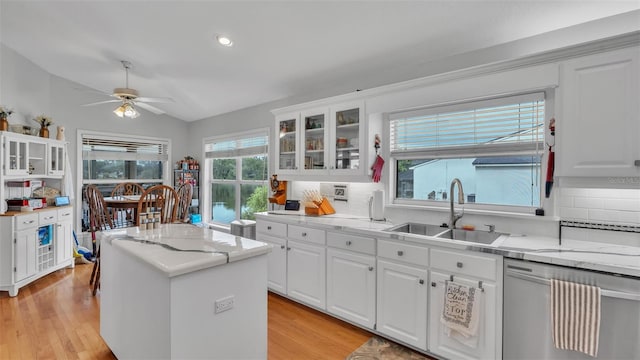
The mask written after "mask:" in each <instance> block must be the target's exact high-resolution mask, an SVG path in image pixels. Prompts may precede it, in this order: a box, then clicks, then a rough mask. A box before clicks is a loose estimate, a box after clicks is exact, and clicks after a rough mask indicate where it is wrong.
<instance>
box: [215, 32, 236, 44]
mask: <svg viewBox="0 0 640 360" xmlns="http://www.w3.org/2000/svg"><path fill="white" fill-rule="evenodd" d="M216 40H218V44H220V45H222V46H233V41H231V39H230V38H228V37H226V36H224V35H218V36H216Z"/></svg>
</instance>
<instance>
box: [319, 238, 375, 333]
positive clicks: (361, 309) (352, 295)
mask: <svg viewBox="0 0 640 360" xmlns="http://www.w3.org/2000/svg"><path fill="white" fill-rule="evenodd" d="M375 275H376V273H375V258H374V257H373V256H368V255H361V254H356V253H353V252H350V251H341V250H336V249H332V248H329V249H327V311H329V312H330V313H332V314H335V315H338V316H341V317H343V318H345V319H347V320H350V321H352V322H354V323H356V324H360V325H362V326H364V327H367V328H369V329H373V325H374V324H375V322H376V321H375V320H376V319H375V316H376V276H375Z"/></svg>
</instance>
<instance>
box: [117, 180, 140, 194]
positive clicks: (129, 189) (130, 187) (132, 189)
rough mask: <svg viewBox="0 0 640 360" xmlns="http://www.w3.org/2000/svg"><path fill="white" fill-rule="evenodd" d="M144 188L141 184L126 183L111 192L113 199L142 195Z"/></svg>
mask: <svg viewBox="0 0 640 360" xmlns="http://www.w3.org/2000/svg"><path fill="white" fill-rule="evenodd" d="M143 192H144V188H143V187H142V186H140V185H139V184H136V183H132V182H124V183H120V184H118V185H116V187H114V188H113V190H112V191H111V197H115V196H122V195H142V193H143Z"/></svg>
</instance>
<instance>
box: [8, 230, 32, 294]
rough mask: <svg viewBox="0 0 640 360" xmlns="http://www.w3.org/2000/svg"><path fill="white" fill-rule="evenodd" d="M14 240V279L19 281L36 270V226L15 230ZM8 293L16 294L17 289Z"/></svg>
mask: <svg viewBox="0 0 640 360" xmlns="http://www.w3.org/2000/svg"><path fill="white" fill-rule="evenodd" d="M36 224H37V222H36ZM14 242H15V246H14V251H15V254H14V271H15V278H14V281H15V282H19V281H22V280H24V279H26V278H29V277H31V276H33V275H35V274H36V272H37V271H38V264H37V253H36V251H37V247H38V230H37V227H33V228H27V229H24V230H20V231H16V232H15V239H14ZM9 294H10V295H11V296H16V295H17V289H16V290H15V292H10V293H9Z"/></svg>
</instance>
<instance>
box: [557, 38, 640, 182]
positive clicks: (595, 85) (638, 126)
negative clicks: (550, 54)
mask: <svg viewBox="0 0 640 360" xmlns="http://www.w3.org/2000/svg"><path fill="white" fill-rule="evenodd" d="M639 59H640V48H639V47H632V48H626V49H621V50H616V51H611V52H606V53H600V54H595V55H589V56H585V57H580V58H576V59H573V60H569V61H566V62H563V63H562V64H561V72H560V74H561V77H560V89H559V94H560V96H559V101H558V106H559V108H560V109H561V112H560V116H556V120H557V122H556V139H557V142H556V154H557V155H556V157H557V164H556V175H560V176H590V177H608V176H638V175H640V142H638V138H640V121H639V120H638V119H640V101H638V99H639V98H640V63H639V62H638V61H639Z"/></svg>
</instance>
